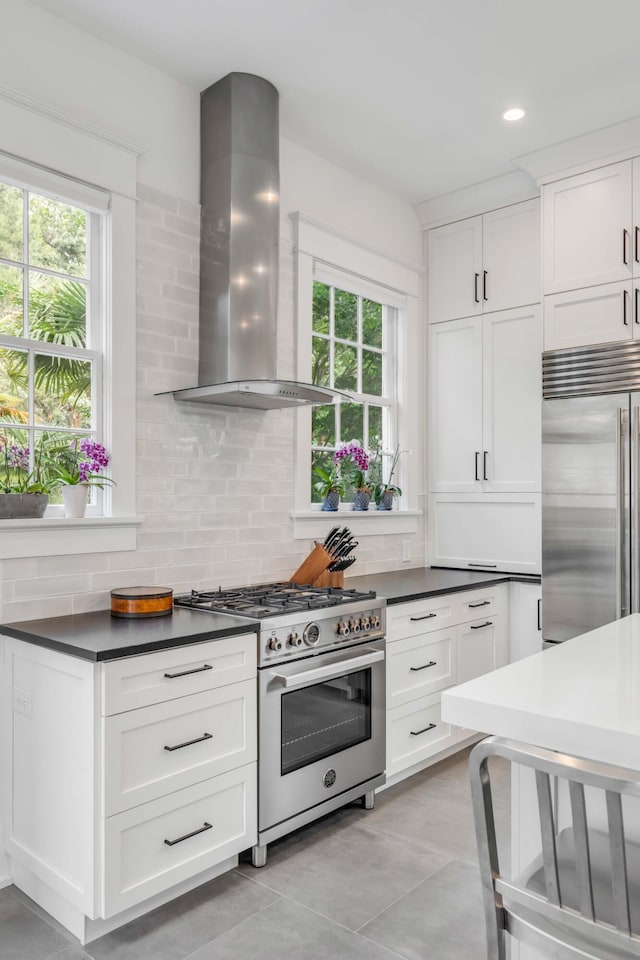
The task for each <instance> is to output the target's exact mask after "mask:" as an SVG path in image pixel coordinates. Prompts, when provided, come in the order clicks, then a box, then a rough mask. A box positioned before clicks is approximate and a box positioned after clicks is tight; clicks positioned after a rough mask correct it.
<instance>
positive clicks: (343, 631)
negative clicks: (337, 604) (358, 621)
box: [338, 620, 351, 637]
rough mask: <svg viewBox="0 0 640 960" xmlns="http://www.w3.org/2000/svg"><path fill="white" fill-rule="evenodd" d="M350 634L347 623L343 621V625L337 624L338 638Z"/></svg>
mask: <svg viewBox="0 0 640 960" xmlns="http://www.w3.org/2000/svg"><path fill="white" fill-rule="evenodd" d="M350 633H351V628H350V626H349V624H348V623H347V621H346V620H345V621H343V623H339V624H338V636H339V637H348V636H349V634H350Z"/></svg>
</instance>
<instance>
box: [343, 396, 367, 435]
mask: <svg viewBox="0 0 640 960" xmlns="http://www.w3.org/2000/svg"><path fill="white" fill-rule="evenodd" d="M363 432H364V405H363V404H362V403H341V404H340V439H341V441H342V442H343V443H348V442H349V441H350V440H357V441H358V443H360V444H361V443H362V442H363Z"/></svg>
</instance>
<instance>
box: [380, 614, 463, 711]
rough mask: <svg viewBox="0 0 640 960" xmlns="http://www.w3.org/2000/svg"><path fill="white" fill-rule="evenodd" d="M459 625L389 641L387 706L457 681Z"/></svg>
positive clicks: (405, 701) (423, 694)
mask: <svg viewBox="0 0 640 960" xmlns="http://www.w3.org/2000/svg"><path fill="white" fill-rule="evenodd" d="M455 631H456V628H455V627H450V628H449V630H434V632H433V633H425V634H420V635H418V636H415V637H405V638H404V639H403V640H396V641H394V642H392V643H387V706H388V707H397V706H399V705H400V704H402V703H407V702H408V701H409V700H416V699H417V698H418V697H424V696H426V695H427V694H429V693H435V692H436V691H438V690H444V688H445V687H450V686H452V684H454V683H455V682H456V662H455V651H456V646H455V637H456V632H455Z"/></svg>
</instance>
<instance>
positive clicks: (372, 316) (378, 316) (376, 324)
mask: <svg viewBox="0 0 640 960" xmlns="http://www.w3.org/2000/svg"><path fill="white" fill-rule="evenodd" d="M362 340H363V343H366V344H367V345H368V346H370V347H382V304H381V303H374V302H373V300H363V301H362Z"/></svg>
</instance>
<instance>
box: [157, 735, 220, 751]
mask: <svg viewBox="0 0 640 960" xmlns="http://www.w3.org/2000/svg"><path fill="white" fill-rule="evenodd" d="M212 739H213V734H212V733H204V734H203V735H202V736H201V737H196V738H195V740H185V742H184V743H176V745H175V747H165V750H168V751H169V753H172V752H173V751H174V750H182V748H183V747H190V746H191V744H193V743H202V741H203V740H212Z"/></svg>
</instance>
